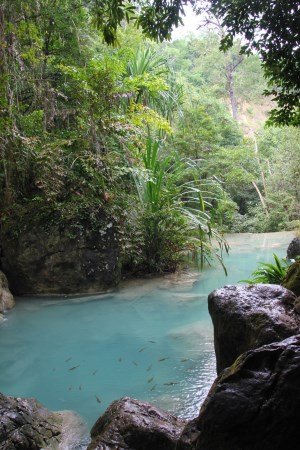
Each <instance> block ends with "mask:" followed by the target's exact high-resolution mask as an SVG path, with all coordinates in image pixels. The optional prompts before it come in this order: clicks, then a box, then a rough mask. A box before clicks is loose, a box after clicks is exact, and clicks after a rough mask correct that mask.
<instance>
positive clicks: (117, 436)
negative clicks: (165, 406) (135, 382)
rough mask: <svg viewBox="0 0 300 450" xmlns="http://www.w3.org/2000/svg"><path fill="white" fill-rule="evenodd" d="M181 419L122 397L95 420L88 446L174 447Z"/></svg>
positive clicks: (120, 449) (114, 449)
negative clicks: (90, 441)
mask: <svg viewBox="0 0 300 450" xmlns="http://www.w3.org/2000/svg"><path fill="white" fill-rule="evenodd" d="M185 423H186V422H185V421H182V420H180V419H178V418H176V417H174V416H172V415H171V414H169V413H167V412H165V411H160V410H158V409H157V408H155V407H154V406H152V405H150V404H148V403H143V402H140V401H137V400H134V399H132V398H128V397H125V398H122V399H121V400H118V401H116V402H114V403H112V404H111V405H110V407H109V408H108V409H107V410H106V412H105V413H104V415H103V416H101V417H100V418H99V419H98V420H97V422H96V423H95V425H94V426H93V428H92V431H91V436H92V443H91V444H90V445H89V447H88V450H125V449H126V450H175V448H176V443H177V441H178V438H179V436H180V435H181V432H182V430H183V428H184V426H185Z"/></svg>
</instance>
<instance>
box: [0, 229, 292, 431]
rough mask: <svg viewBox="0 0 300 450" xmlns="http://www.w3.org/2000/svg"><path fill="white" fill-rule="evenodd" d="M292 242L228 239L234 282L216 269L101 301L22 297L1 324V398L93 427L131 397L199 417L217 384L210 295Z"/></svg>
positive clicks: (140, 285) (277, 237) (273, 237)
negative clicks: (32, 403)
mask: <svg viewBox="0 0 300 450" xmlns="http://www.w3.org/2000/svg"><path fill="white" fill-rule="evenodd" d="M292 237H293V233H271V234H261V235H256V234H241V235H232V236H229V237H228V240H229V243H230V245H231V252H230V256H226V257H225V264H226V266H227V269H228V272H229V275H228V277H226V276H225V274H224V272H223V270H222V268H220V267H217V268H210V269H206V270H205V271H204V272H202V273H201V274H195V273H189V274H185V275H184V276H181V277H178V276H176V275H175V276H174V275H173V276H170V277H166V278H156V279H151V280H137V281H134V282H127V283H124V285H123V286H121V287H120V288H119V289H118V290H117V291H116V292H114V293H111V294H106V295H102V296H94V297H85V298H84V297H81V298H72V299H69V298H68V299H67V298H66V299H49V298H48V299H47V298H43V299H37V298H35V299H32V298H22V299H19V301H18V302H17V306H16V307H15V309H14V310H12V311H11V312H10V313H9V314H8V315H7V318H8V320H6V321H5V322H4V323H3V324H2V325H1V326H0V341H1V347H0V391H1V392H3V393H4V394H7V395H13V396H19V397H21V396H22V397H36V398H38V399H39V401H40V402H42V403H43V404H44V405H45V406H47V407H48V408H49V409H51V410H66V409H67V410H74V411H76V412H78V413H79V414H80V415H81V416H82V417H83V418H84V419H85V420H86V421H87V423H88V424H89V426H91V425H92V424H93V423H94V422H95V420H96V419H97V418H98V416H99V415H100V414H101V413H102V412H103V411H104V410H105V409H106V407H107V406H108V405H109V404H110V403H111V402H112V401H113V400H115V399H118V398H120V397H122V396H125V395H126V396H131V397H134V398H138V399H140V400H146V401H150V402H152V403H154V404H155V405H157V406H159V407H162V408H164V409H167V410H168V411H170V412H172V413H175V414H177V415H179V416H182V417H185V418H191V417H194V416H196V415H197V413H198V411H199V405H200V404H201V402H202V401H203V399H204V398H205V396H206V394H207V392H208V389H209V387H210V386H211V383H212V381H213V380H214V378H215V358H214V353H213V330H212V324H211V320H210V317H209V314H208V312H207V295H208V293H209V292H211V291H212V290H213V289H216V288H218V287H221V286H223V285H224V284H233V283H237V282H238V281H239V280H241V279H244V278H248V277H249V275H250V273H251V271H252V270H253V269H254V268H256V265H257V262H258V261H270V260H271V259H272V253H273V252H275V253H276V254H277V255H279V256H284V255H285V253H286V248H287V245H288V243H289V242H290V240H291V239H292Z"/></svg>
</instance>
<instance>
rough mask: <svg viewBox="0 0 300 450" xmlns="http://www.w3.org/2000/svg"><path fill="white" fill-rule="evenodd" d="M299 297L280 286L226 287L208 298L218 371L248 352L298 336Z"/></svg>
mask: <svg viewBox="0 0 300 450" xmlns="http://www.w3.org/2000/svg"><path fill="white" fill-rule="evenodd" d="M295 299H296V296H295V295H294V294H293V293H292V292H290V291H288V290H287V289H285V288H283V287H282V286H278V285H268V284H255V285H246V286H225V287H224V288H222V289H218V290H216V291H214V292H212V293H211V294H210V295H209V297H208V308H209V312H210V315H211V317H212V321H213V324H214V342H215V353H216V359H217V372H218V373H220V372H221V371H222V370H223V369H224V368H225V367H228V366H230V365H231V364H232V363H233V362H234V361H235V360H236V358H237V357H238V356H239V355H240V354H242V353H244V352H245V351H248V350H251V349H255V348H258V347H260V346H262V345H265V344H269V343H271V342H278V341H281V340H283V339H285V338H287V337H289V336H293V335H295V334H298V333H299V317H298V315H297V314H295V313H294V311H293V305H294V302H295Z"/></svg>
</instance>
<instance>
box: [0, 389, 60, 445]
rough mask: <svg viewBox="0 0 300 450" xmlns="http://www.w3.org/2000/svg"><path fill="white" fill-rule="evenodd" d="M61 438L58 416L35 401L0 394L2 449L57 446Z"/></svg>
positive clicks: (0, 441) (0, 438) (0, 436)
mask: <svg viewBox="0 0 300 450" xmlns="http://www.w3.org/2000/svg"><path fill="white" fill-rule="evenodd" d="M59 437H60V431H59V424H58V423H57V419H56V418H55V415H54V414H53V413H51V412H50V411H48V410H47V409H45V408H43V407H42V406H41V405H39V404H38V403H37V402H36V400H34V399H21V398H14V397H6V396H4V395H2V394H0V450H38V449H42V448H45V447H46V446H48V445H53V446H54V447H53V448H57V445H58V442H59ZM55 446H56V447H55Z"/></svg>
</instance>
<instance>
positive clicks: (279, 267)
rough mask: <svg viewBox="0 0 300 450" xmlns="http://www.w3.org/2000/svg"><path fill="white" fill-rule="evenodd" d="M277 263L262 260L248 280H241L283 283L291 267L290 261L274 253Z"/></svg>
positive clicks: (252, 282) (251, 282)
mask: <svg viewBox="0 0 300 450" xmlns="http://www.w3.org/2000/svg"><path fill="white" fill-rule="evenodd" d="M273 257H274V261H275V263H264V262H260V263H259V266H258V268H257V269H256V270H254V271H253V272H252V274H251V278H249V279H248V280H241V282H245V283H250V284H256V283H263V284H281V283H282V282H283V280H284V278H285V276H286V273H287V270H288V268H289V263H288V261H287V260H286V259H280V258H278V256H277V255H275V253H273Z"/></svg>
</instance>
